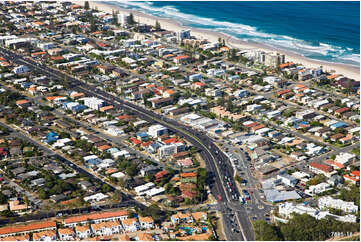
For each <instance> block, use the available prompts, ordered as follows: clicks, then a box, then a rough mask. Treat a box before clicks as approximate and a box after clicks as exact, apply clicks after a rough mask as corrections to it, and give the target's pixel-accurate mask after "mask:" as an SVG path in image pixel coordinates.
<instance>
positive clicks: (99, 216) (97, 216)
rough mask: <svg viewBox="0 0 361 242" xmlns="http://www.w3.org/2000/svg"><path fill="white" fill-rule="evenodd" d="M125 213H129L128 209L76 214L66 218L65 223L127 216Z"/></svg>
mask: <svg viewBox="0 0 361 242" xmlns="http://www.w3.org/2000/svg"><path fill="white" fill-rule="evenodd" d="M125 215H128V211H127V210H119V211H113V212H102V213H93V214H89V215H80V216H74V217H71V218H66V219H64V223H65V224H70V223H79V222H83V221H87V220H97V219H105V218H112V217H119V216H125Z"/></svg>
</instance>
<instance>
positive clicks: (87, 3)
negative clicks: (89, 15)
mask: <svg viewBox="0 0 361 242" xmlns="http://www.w3.org/2000/svg"><path fill="white" fill-rule="evenodd" d="M84 8H85V9H86V10H88V9H89V1H85V2H84Z"/></svg>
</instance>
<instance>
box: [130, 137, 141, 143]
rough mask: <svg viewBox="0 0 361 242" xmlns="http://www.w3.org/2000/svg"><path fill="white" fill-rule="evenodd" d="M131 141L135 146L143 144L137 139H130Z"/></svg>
mask: <svg viewBox="0 0 361 242" xmlns="http://www.w3.org/2000/svg"><path fill="white" fill-rule="evenodd" d="M130 141H131V142H132V143H133V144H134V145H139V144H141V143H142V141H140V140H139V139H137V138H134V137H133V138H130Z"/></svg>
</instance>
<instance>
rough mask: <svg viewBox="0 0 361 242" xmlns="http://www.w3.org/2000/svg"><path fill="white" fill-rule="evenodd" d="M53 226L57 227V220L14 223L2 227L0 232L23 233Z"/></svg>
mask: <svg viewBox="0 0 361 242" xmlns="http://www.w3.org/2000/svg"><path fill="white" fill-rule="evenodd" d="M52 227H56V222H54V221H46V222H37V223H30V224H26V225H12V226H9V227H3V228H0V234H13V233H21V232H26V231H34V230H40V229H46V228H52Z"/></svg>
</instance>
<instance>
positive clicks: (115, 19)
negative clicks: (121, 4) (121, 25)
mask: <svg viewBox="0 0 361 242" xmlns="http://www.w3.org/2000/svg"><path fill="white" fill-rule="evenodd" d="M112 15H113V16H112V17H113V19H112V22H113V24H114V25H115V24H117V23H118V15H117V13H116V12H115V11H114V9H113V10H112Z"/></svg>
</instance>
